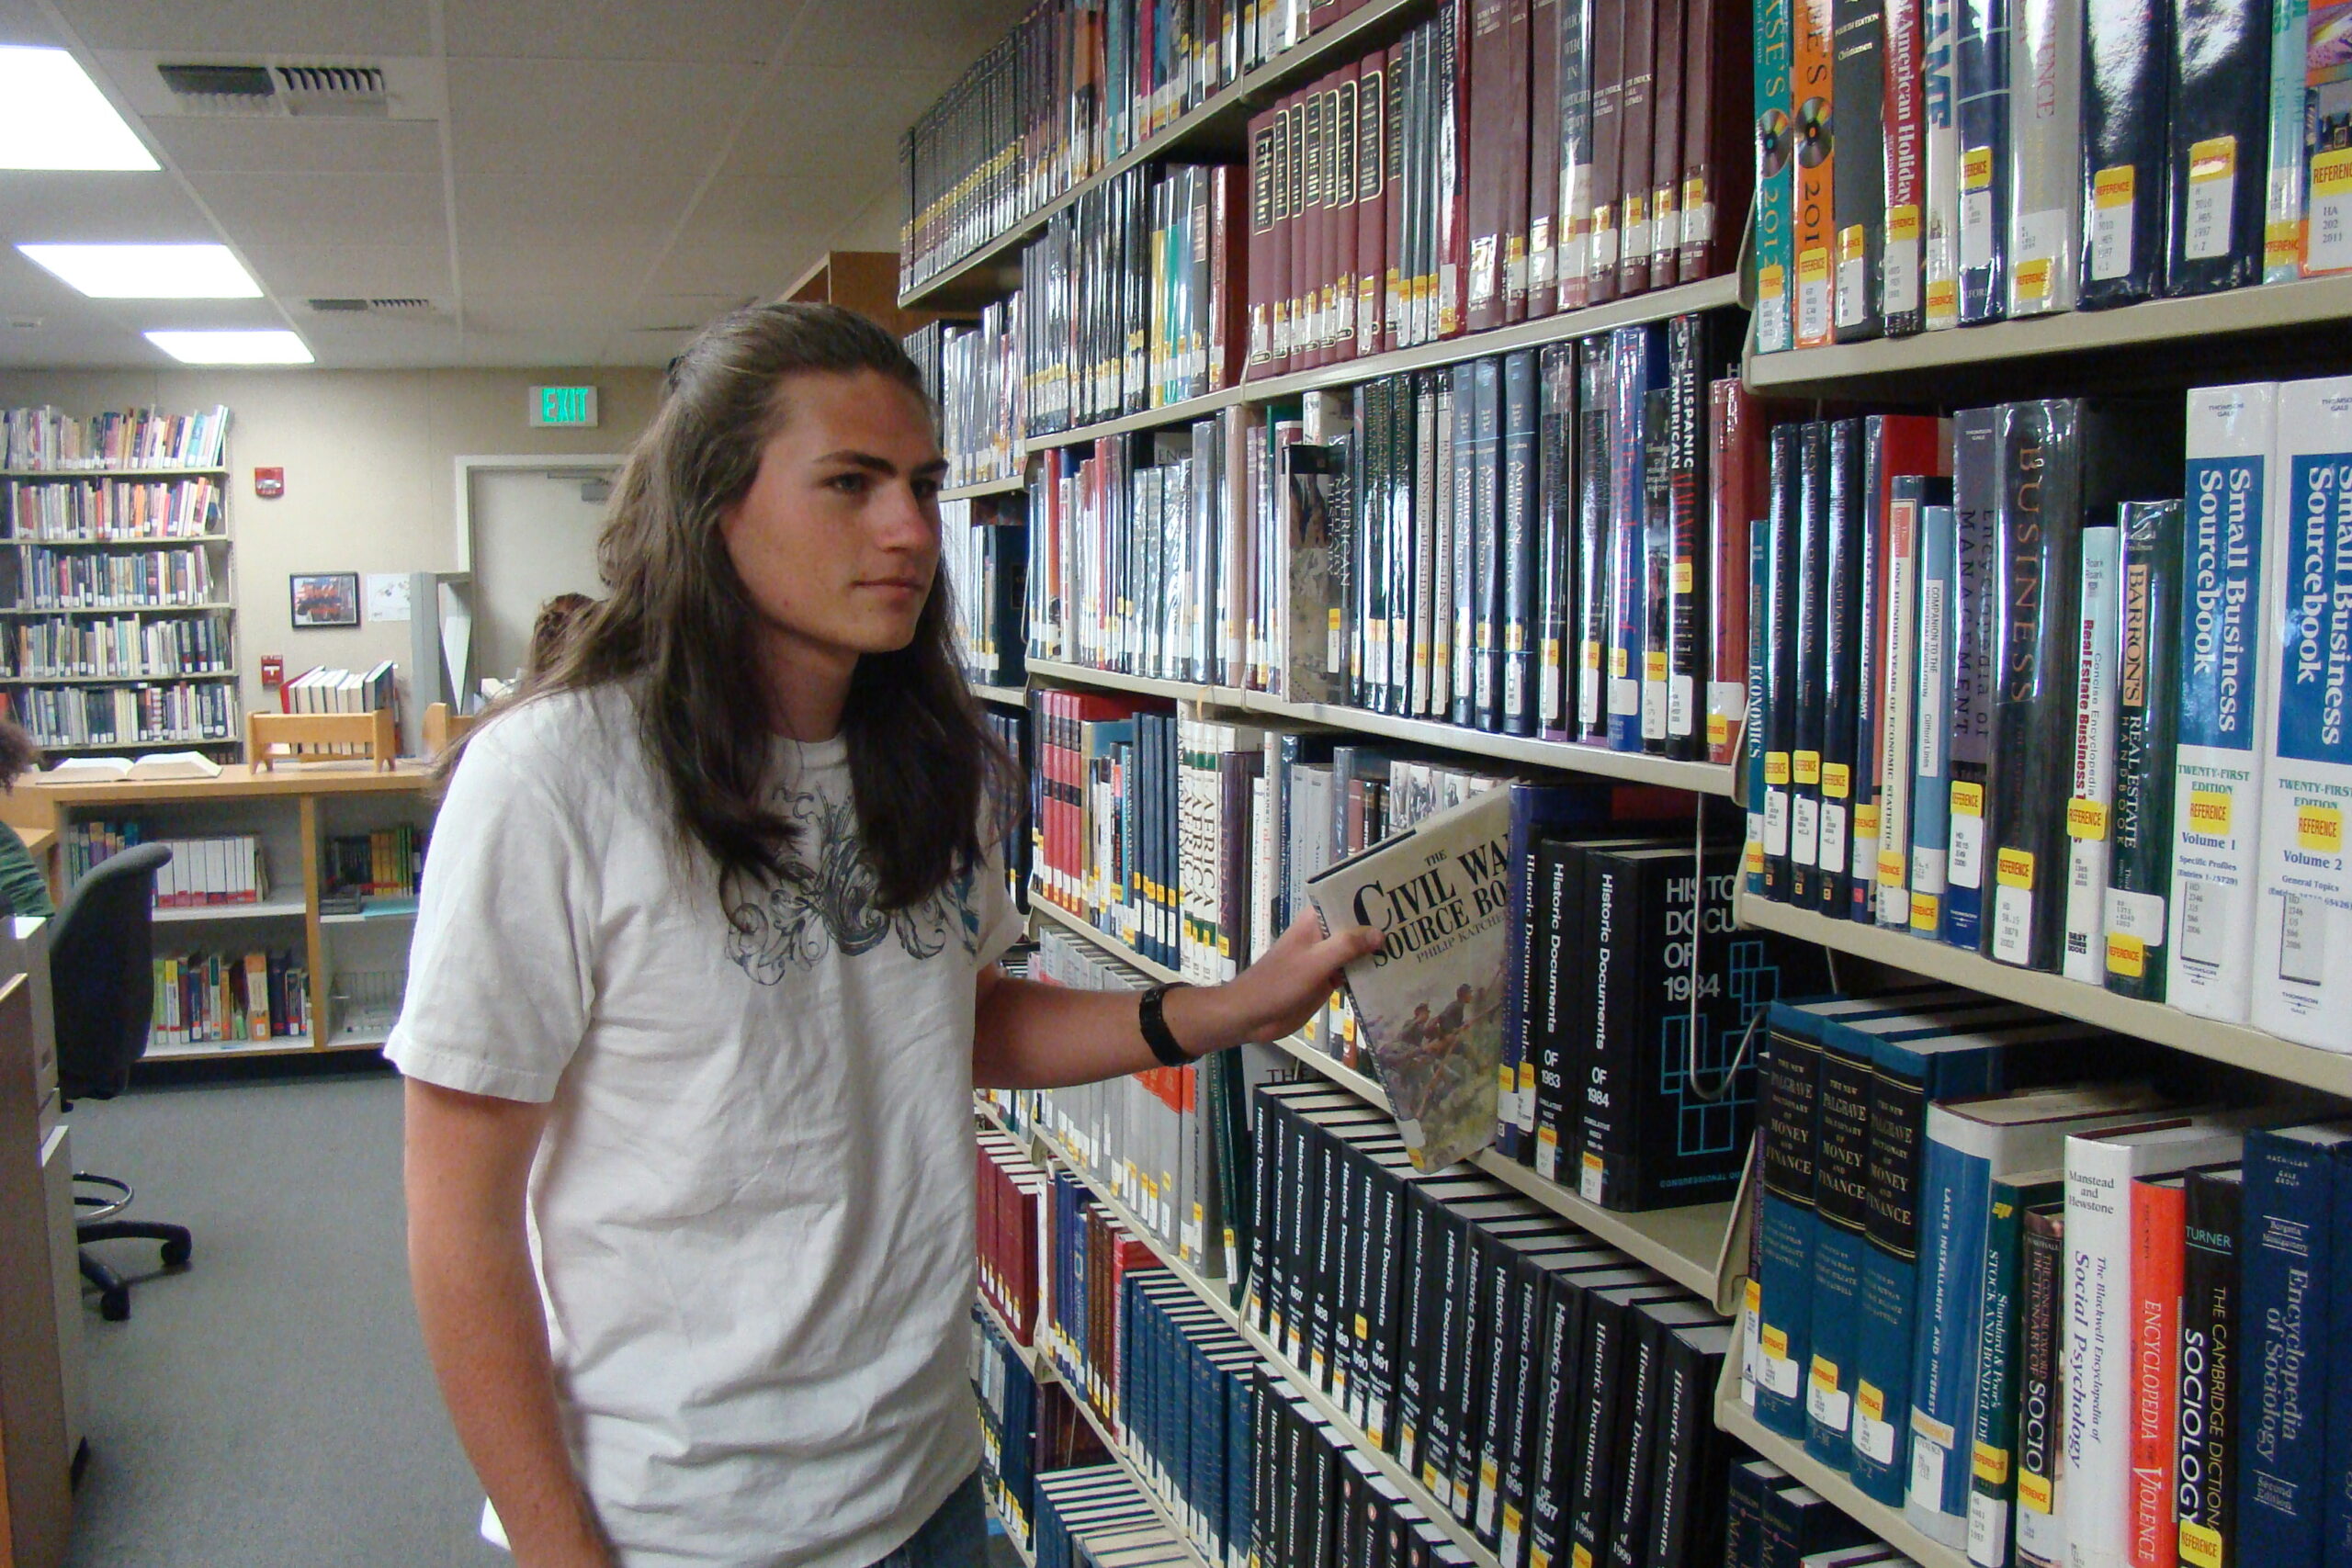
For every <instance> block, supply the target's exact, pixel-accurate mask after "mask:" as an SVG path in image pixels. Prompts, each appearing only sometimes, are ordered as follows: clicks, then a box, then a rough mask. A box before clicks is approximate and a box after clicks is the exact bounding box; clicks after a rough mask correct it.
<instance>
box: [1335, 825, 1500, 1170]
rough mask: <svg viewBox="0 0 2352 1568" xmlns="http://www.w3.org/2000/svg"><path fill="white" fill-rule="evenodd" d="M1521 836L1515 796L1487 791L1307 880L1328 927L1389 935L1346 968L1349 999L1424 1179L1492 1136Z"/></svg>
mask: <svg viewBox="0 0 2352 1568" xmlns="http://www.w3.org/2000/svg"><path fill="white" fill-rule="evenodd" d="M1306 895H1307V897H1309V898H1311V899H1313V900H1314V903H1315V908H1316V912H1317V915H1318V916H1320V917H1321V919H1322V922H1323V927H1324V929H1325V930H1326V931H1331V930H1335V929H1338V928H1340V927H1343V926H1353V925H1363V926H1370V927H1372V928H1373V929H1374V931H1378V932H1379V933H1380V934H1381V938H1382V941H1381V945H1380V947H1379V948H1378V950H1377V951H1375V952H1374V953H1369V954H1367V955H1365V956H1364V957H1363V958H1359V959H1357V960H1356V961H1355V962H1354V963H1352V964H1349V965H1348V967H1347V987H1348V992H1349V994H1350V995H1351V997H1352V998H1354V1001H1355V1009H1356V1021H1357V1027H1358V1028H1359V1030H1360V1031H1361V1032H1362V1037H1363V1040H1364V1042H1365V1043H1367V1044H1368V1045H1369V1047H1370V1049H1371V1052H1372V1057H1373V1060H1374V1062H1375V1063H1376V1064H1378V1066H1379V1069H1380V1081H1381V1087H1382V1088H1383V1089H1386V1090H1387V1092H1388V1099H1389V1101H1390V1103H1391V1104H1392V1105H1393V1106H1394V1107H1395V1110H1396V1115H1397V1126H1398V1128H1399V1129H1400V1130H1401V1131H1402V1132H1403V1133H1404V1134H1405V1146H1406V1148H1407V1150H1408V1152H1409V1153H1410V1154H1411V1155H1412V1156H1413V1164H1414V1165H1415V1166H1416V1167H1417V1168H1419V1169H1422V1170H1435V1169H1437V1168H1440V1167H1442V1166H1446V1165H1451V1164H1453V1162H1454V1161H1455V1160H1458V1159H1461V1158H1463V1157H1464V1156H1466V1155H1469V1154H1472V1153H1475V1152H1476V1151H1477V1150H1479V1149H1482V1148H1485V1147H1486V1146H1487V1144H1488V1143H1489V1142H1491V1141H1492V1140H1493V1137H1494V1132H1495V1105H1496V1097H1497V1092H1498V1084H1497V1079H1496V1074H1497V1073H1498V1071H1499V1070H1500V1067H1501V1064H1502V1026H1503V967H1504V965H1503V956H1504V954H1503V946H1504V943H1503V936H1504V928H1505V924H1506V917H1507V915H1508V913H1509V910H1510V799H1509V796H1508V795H1507V793H1506V792H1504V791H1501V790H1494V791H1489V792H1487V793H1486V794H1483V795H1478V796H1477V797H1476V798H1475V799H1473V800H1470V801H1468V802H1467V803H1465V804H1464V805H1462V806H1458V807H1454V808H1453V810H1451V811H1442V812H1440V813H1438V814H1437V815H1436V816H1434V817H1430V818H1426V819H1425V820H1423V821H1422V822H1421V823H1420V825H1419V826H1418V827H1417V828H1415V829H1413V830H1412V831H1411V832H1409V833H1406V834H1403V835H1401V836H1399V837H1397V838H1393V839H1390V840H1387V841H1385V843H1380V844H1375V845H1374V846H1373V847H1372V848H1371V849H1368V850H1366V851H1364V852H1363V853H1362V854H1359V855H1355V856H1352V857H1351V858H1350V859H1347V860H1344V861H1341V862H1340V863H1339V864H1337V865H1334V866H1332V867H1331V868H1330V869H1329V870H1328V871H1324V872H1321V873H1319V874H1317V875H1315V876H1313V877H1311V878H1309V879H1308V881H1307V884H1306Z"/></svg>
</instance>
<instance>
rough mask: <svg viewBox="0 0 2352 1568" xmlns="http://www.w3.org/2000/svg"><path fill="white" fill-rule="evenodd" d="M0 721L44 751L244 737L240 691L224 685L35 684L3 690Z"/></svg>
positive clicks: (211, 683) (0, 698)
mask: <svg viewBox="0 0 2352 1568" xmlns="http://www.w3.org/2000/svg"><path fill="white" fill-rule="evenodd" d="M0 718H7V719H11V720H13V721H15V722H16V723H17V724H20V725H22V726H24V727H25V728H26V729H28V730H29V731H30V732H31V733H32V737H33V739H34V740H35V741H37V742H38V743H40V745H42V746H45V747H58V748H62V749H65V750H72V749H73V748H74V747H76V746H130V745H137V746H147V745H169V744H172V743H175V742H185V741H191V740H193V741H198V742H203V741H212V740H237V739H243V734H244V721H243V719H242V718H241V717H240V716H239V715H238V708H237V692H236V688H235V687H234V686H232V685H231V684H229V683H227V682H218V681H215V682H205V683H203V684H184V685H159V684H140V685H133V686H89V687H81V686H62V687H44V686H35V687H30V688H28V689H24V690H17V691H8V692H0Z"/></svg>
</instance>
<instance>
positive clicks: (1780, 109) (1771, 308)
mask: <svg viewBox="0 0 2352 1568" xmlns="http://www.w3.org/2000/svg"><path fill="white" fill-rule="evenodd" d="M1791 5H1792V0H1756V4H1755V35H1754V37H1755V47H1754V51H1753V54H1754V60H1755V104H1756V134H1755V138H1754V140H1755V145H1756V167H1755V176H1754V177H1755V182H1756V210H1755V220H1754V221H1755V236H1756V237H1755V247H1756V317H1755V320H1756V347H1757V350H1758V353H1763V354H1773V353H1778V352H1779V351H1781V350H1782V349H1786V348H1792V347H1794V346H1795V344H1796V339H1795V335H1794V322H1793V320H1792V316H1791V299H1792V288H1793V286H1794V283H1795V273H1796V243H1795V236H1796V214H1795V206H1796V168H1795V159H1794V158H1793V156H1792V152H1793V150H1794V140H1795V128H1794V127H1793V125H1792V123H1791V117H1792V111H1793V100H1792V97H1791V96H1790V68H1791V64H1792V59H1791V55H1792V48H1793V44H1794V39H1793V35H1792V31H1791V27H1792V23H1791V18H1790V15H1789V11H1790V6H1791Z"/></svg>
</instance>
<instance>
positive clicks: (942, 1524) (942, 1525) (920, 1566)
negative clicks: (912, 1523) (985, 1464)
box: [874, 1471, 989, 1568]
mask: <svg viewBox="0 0 2352 1568" xmlns="http://www.w3.org/2000/svg"><path fill="white" fill-rule="evenodd" d="M988 1540H989V1527H988V1520H987V1518H986V1517H984V1516H983V1515H982V1513H981V1507H980V1475H979V1472H978V1471H974V1472H972V1473H971V1474H969V1475H967V1476H966V1477H965V1478H964V1484H963V1485H961V1486H958V1487H957V1488H956V1490H955V1491H953V1492H951V1493H949V1494H948V1495H947V1501H945V1502H944V1503H942V1504H941V1505H939V1511H938V1512H937V1513H935V1514H933V1515H932V1516H931V1517H930V1518H928V1519H926V1520H924V1521H923V1527H922V1529H919V1530H917V1531H915V1533H914V1535H913V1536H912V1537H911V1538H910V1540H908V1541H907V1544H906V1545H904V1546H902V1547H900V1548H899V1550H898V1551H894V1552H892V1553H890V1555H889V1556H888V1557H885V1558H884V1559H883V1560H882V1561H881V1562H877V1563H876V1564H875V1565H874V1568H986V1564H987V1562H988V1560H989V1548H988Z"/></svg>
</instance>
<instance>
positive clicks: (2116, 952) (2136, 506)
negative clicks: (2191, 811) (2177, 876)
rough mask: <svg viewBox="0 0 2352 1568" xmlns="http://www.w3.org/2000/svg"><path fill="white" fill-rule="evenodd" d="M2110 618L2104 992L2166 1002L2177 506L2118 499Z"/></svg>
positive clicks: (2176, 700) (2175, 712)
mask: <svg viewBox="0 0 2352 1568" xmlns="http://www.w3.org/2000/svg"><path fill="white" fill-rule="evenodd" d="M2118 511H2119V522H2120V532H2121V535H2122V541H2121V543H2122V558H2121V574H2120V589H2121V606H2120V615H2119V616H2118V618H2117V623H2116V626H2117V633H2118V647H2117V658H2116V721H2115V815H2114V834H2113V837H2114V848H2113V852H2112V857H2111V859H2110V860H2109V865H2108V888H2107V908H2106V910H2105V916H2104V926H2103V935H2104V937H2105V942H2104V944H2103V964H2102V967H2103V970H2104V980H2105V983H2106V986H2107V988H2108V989H2109V990H2110V991H2113V992H2115V993H2116V994H2117V995H2118V996H2126V997H2135V998H2139V999H2141V1000H2143V1001H2153V1002H2160V1001H2162V1000H2164V998H2165V961H2166V957H2167V954H2166V953H2165V894H2166V893H2167V892H2169V891H2170V884H2171V875H2172V831H2173V823H2172V807H2173V771H2172V767H2171V765H2170V763H2169V761H2167V759H2169V758H2170V757H2171V756H2172V755H2173V750H2174V745H2175V739H2176V737H2177V733H2178V729H2179V722H2178V721H2179V715H2180V690H2179V683H2180V648H2179V645H2178V643H2177V641H2176V640H2175V639H2174V638H2173V637H2171V636H2168V635H2166V629H2167V628H2169V627H2171V626H2176V625H2177V623H2178V618H2179V600H2180V538H2181V506H2180V502H2177V501H2157V502H2125V503H2124V504H2123V505H2122V506H2121V507H2120V508H2119V509H2118Z"/></svg>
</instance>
